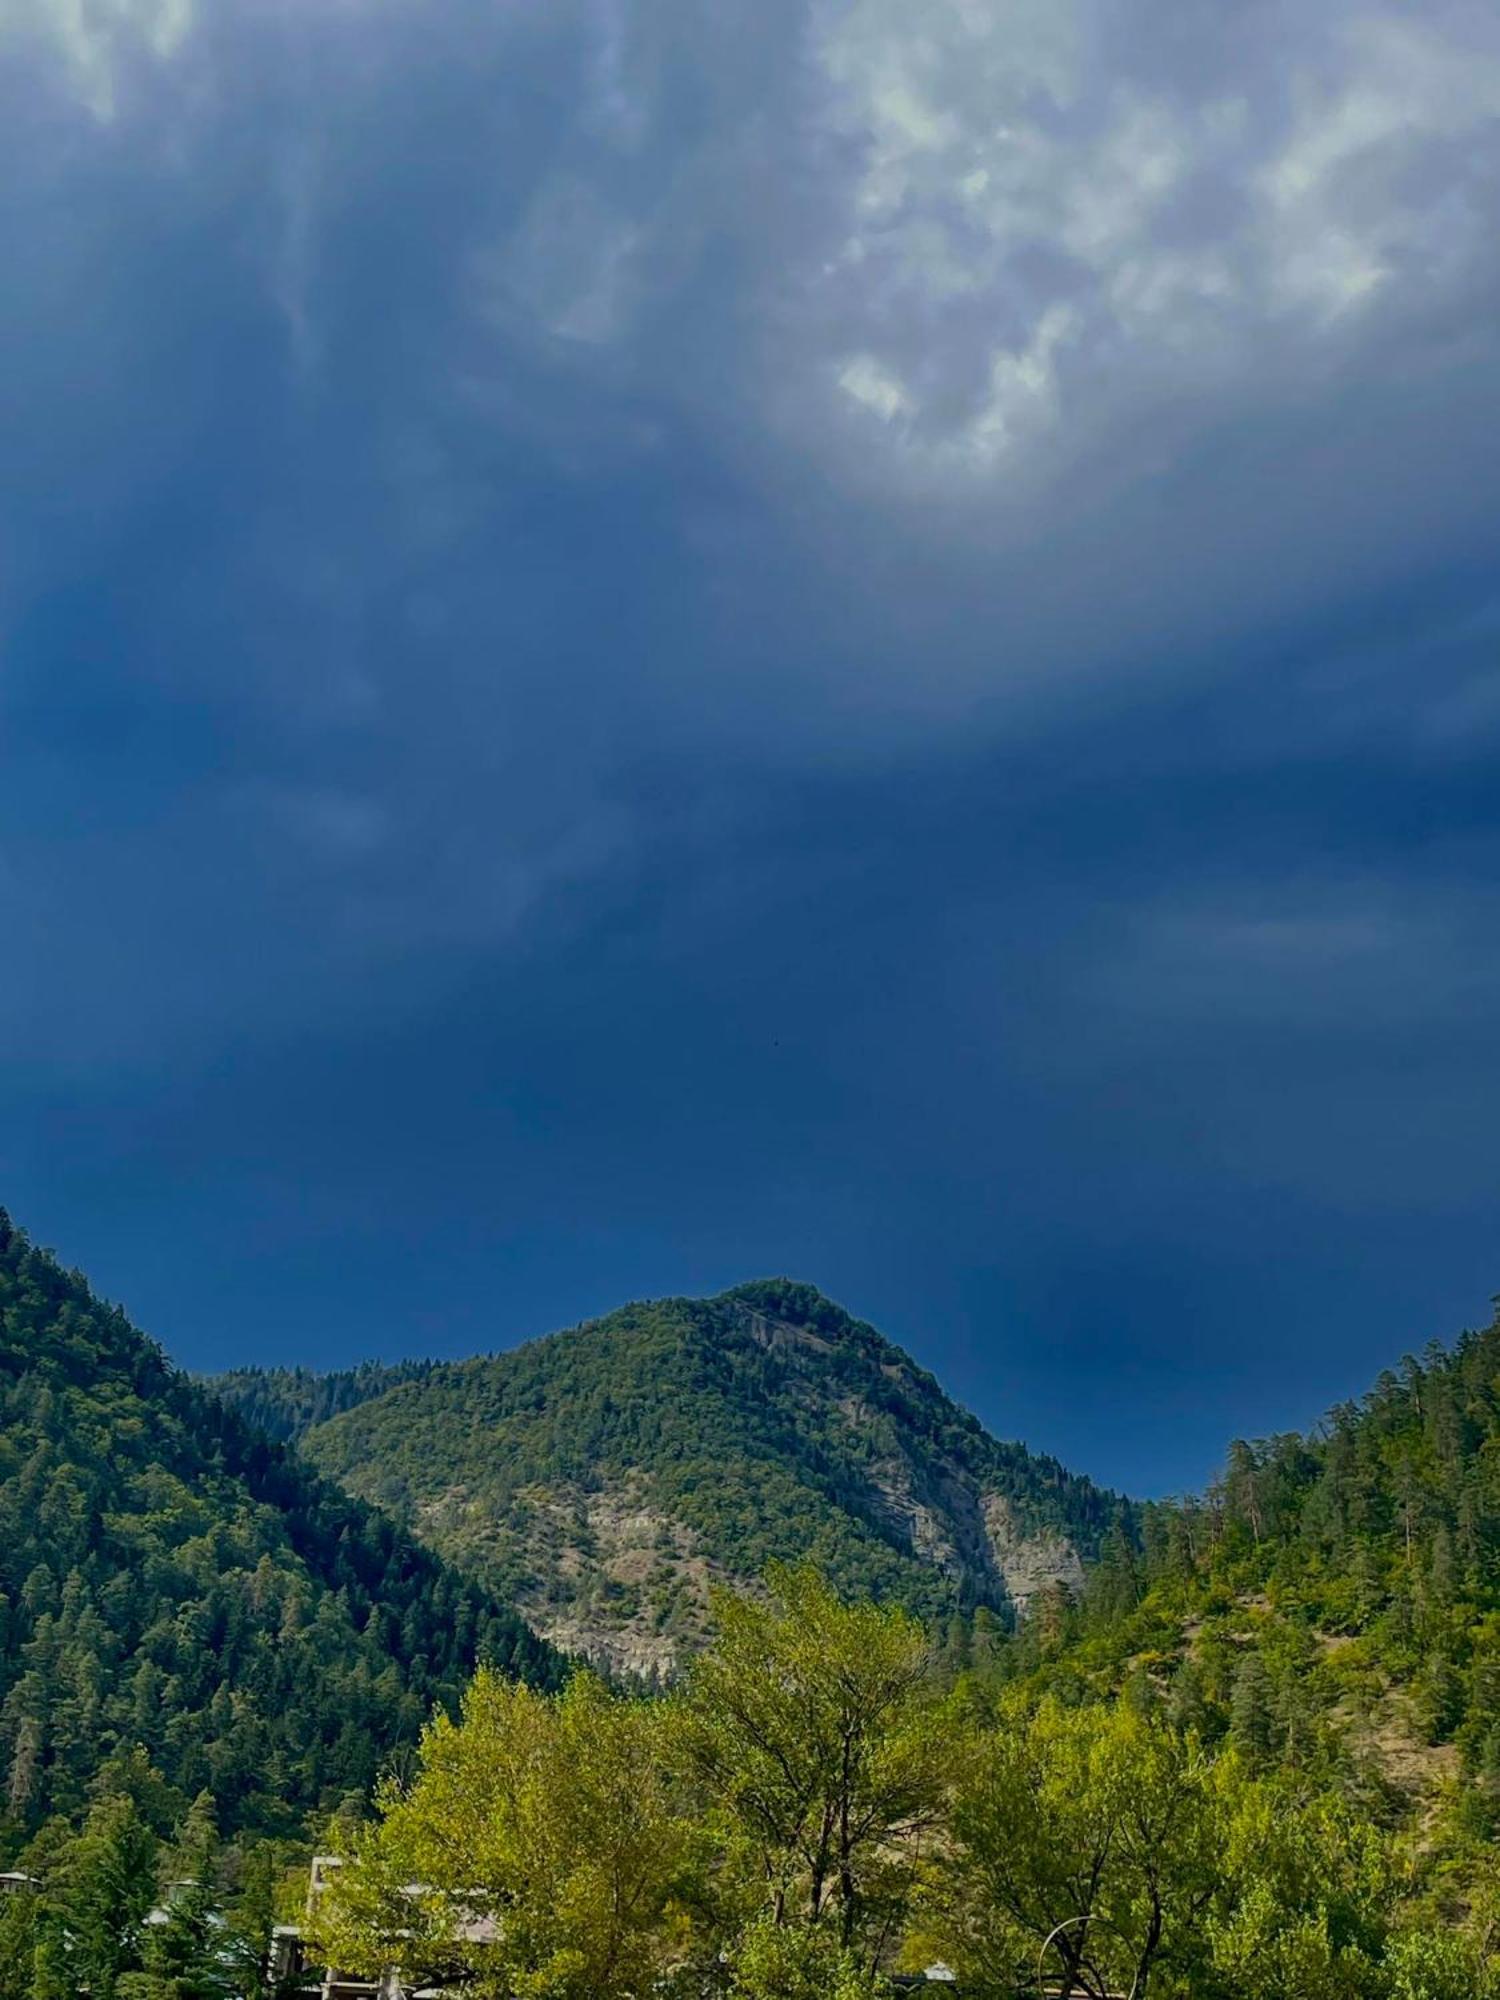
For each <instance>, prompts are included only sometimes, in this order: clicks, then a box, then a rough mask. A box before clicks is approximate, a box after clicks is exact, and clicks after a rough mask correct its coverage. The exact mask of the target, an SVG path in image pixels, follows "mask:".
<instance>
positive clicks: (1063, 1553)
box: [984, 1493, 1083, 1617]
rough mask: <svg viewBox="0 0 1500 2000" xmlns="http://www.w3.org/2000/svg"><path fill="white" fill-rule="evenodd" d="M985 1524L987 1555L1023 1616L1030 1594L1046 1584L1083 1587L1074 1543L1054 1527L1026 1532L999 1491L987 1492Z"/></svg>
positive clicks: (1033, 1595)
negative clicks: (987, 1544) (988, 1546)
mask: <svg viewBox="0 0 1500 2000" xmlns="http://www.w3.org/2000/svg"><path fill="white" fill-rule="evenodd" d="M984 1528H985V1533H986V1535H987V1536H988V1537H989V1545H990V1559H991V1561H992V1562H993V1563H994V1565H995V1568H996V1569H997V1570H998V1571H999V1573H1000V1575H1001V1577H1002V1578H1003V1580H1004V1583H1005V1593H1006V1595H1007V1597H1009V1599H1010V1601H1011V1603H1012V1604H1013V1605H1014V1606H1015V1607H1016V1611H1017V1613H1018V1615H1020V1616H1023V1617H1024V1615H1025V1613H1026V1611H1027V1609H1028V1608H1029V1606H1030V1604H1031V1600H1032V1598H1033V1597H1035V1596H1036V1594H1037V1592H1038V1591H1039V1590H1044V1589H1045V1588H1046V1587H1047V1586H1048V1585H1049V1584H1054V1583H1060V1584H1062V1585H1063V1586H1064V1587H1065V1588H1066V1589H1067V1590H1069V1591H1070V1592H1076V1591H1079V1590H1081V1589H1082V1588H1083V1562H1082V1560H1081V1558H1080V1556H1079V1554H1078V1551H1077V1549H1076V1548H1075V1547H1074V1546H1073V1544H1072V1543H1071V1542H1070V1541H1068V1540H1067V1538H1066V1537H1065V1536H1063V1535H1060V1534H1059V1533H1058V1532H1057V1531H1056V1530H1055V1529H1043V1530H1042V1531H1041V1532H1040V1533H1032V1534H1028V1533H1027V1532H1026V1531H1025V1530H1024V1529H1022V1528H1021V1527H1019V1526H1018V1524H1017V1521H1016V1512H1015V1508H1014V1507H1013V1506H1012V1505H1011V1503H1010V1501H1009V1500H1007V1499H1005V1498H1004V1497H1003V1496H1002V1495H1001V1494H998V1493H991V1494H988V1495H987V1496H986V1498H985V1502H984Z"/></svg>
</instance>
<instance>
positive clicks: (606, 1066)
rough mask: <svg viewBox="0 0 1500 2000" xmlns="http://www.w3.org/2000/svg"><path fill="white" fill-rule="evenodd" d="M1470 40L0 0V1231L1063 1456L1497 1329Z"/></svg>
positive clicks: (137, 1292) (306, 1328) (658, 14)
mask: <svg viewBox="0 0 1500 2000" xmlns="http://www.w3.org/2000/svg"><path fill="white" fill-rule="evenodd" d="M1497 217H1500V13H1497V12H1496V10H1495V9H1494V8H1493V6H1490V5H1487V4H1482V0H1472V4H1471V0H1422V4H1421V5H1408V4H1380V0H1324V4H1321V5H1319V6H1317V7H1311V8H1310V7H1306V6H1303V5H1293V4H1290V0H1288V4H1271V0H1243V4H1239V5H1236V6H1233V7H1225V6H1224V5H1222V4H1220V3H1219V0H1155V4H1150V5H1148V4H1146V0H923V4H922V5H921V6H919V7H913V6H912V5H911V4H910V0H840V4H832V0H714V4H713V5H712V6H707V5H702V4H697V5H691V4H686V0H652V4H650V5H643V4H635V0H482V4H481V0H421V4H417V0H214V4H213V5H209V4H207V0H0V256H3V277H0V1199H3V1200H4V1201H5V1202H6V1204H7V1205H8V1206H9V1207H10V1209H11V1210H12V1212H13V1213H14V1215H15V1216H16V1218H17V1219H18V1220H19V1221H21V1222H22V1223H24V1224H25V1225H26V1226H27V1227H29V1228H30V1229H31V1231H32V1233H33V1234H34V1235H35V1236H36V1237H38V1238H39V1239H40V1240H42V1241H44V1242H46V1243H48V1244H51V1245H54V1246H55V1247H56V1248H57V1249H58V1251H59V1252H60V1254H61V1255H62V1256H63V1257H64V1258H65V1260H66V1261H68V1262H69V1263H72V1264H77V1265H79V1266H82V1267H83V1268H84V1269H86V1270H87V1271H88V1273H89V1274H90V1276H91V1278H92V1279H93V1280H94V1282H95V1283H96V1285H97V1286H98V1287H99V1289H100V1290H101V1291H103V1292H104V1293H105V1294H106V1295H107V1296H109V1297H111V1298H114V1299H117V1300H120V1301H121V1302H123V1303H124V1304H125V1305H126V1306H127V1307H128V1308H129V1310H130V1311H131V1313H132V1315H133V1316H134V1317H135V1318H136V1319H137V1320H138V1321H139V1322H140V1323H141V1324H143V1325H144V1326H145V1327H147V1328H148V1330H150V1331H151V1332H152V1333H153V1334H155V1335H156V1336H157V1337H158V1338H159V1339H161V1340H162V1341H163V1342H164V1344H165V1345H166V1346H167V1348H168V1349H169V1351H170V1352H171V1353H172V1354H173V1355H174V1356H176V1357H177V1358H178V1359H180V1360H181V1361H182V1362H183V1363H184V1364H186V1365H188V1366H191V1367H194V1368H198V1369H212V1368H216V1367H222V1366H228V1365H234V1364H239V1363H245V1362H251V1361H260V1362H265V1363H278V1362H301V1363H304V1364H307V1365H312V1366H336V1365H341V1364H344V1363H348V1362H351V1361H353V1360H355V1359H358V1358H362V1357H364V1356H370V1355H374V1356H383V1357H395V1356H398V1355H403V1354H412V1353H417V1354H436V1355H462V1354H468V1353H473V1352H477V1351H484V1350H490V1349H494V1348H498V1347H504V1346H508V1345H511V1344H512V1343H514V1342H515V1341H517V1340H520V1339H523V1338H527V1337H529V1336H532V1335H534V1334H538V1333H542V1332H545V1331H548V1330H550V1329H552V1328H555V1327H558V1326H562V1325H567V1324H570V1323H572V1322H575V1321H577V1320H578V1319H581V1318H583V1317H585V1316H588V1315H591V1314H594V1313H597V1312H601V1311H604V1310H607V1309H609V1308H610V1307H612V1306H614V1305H616V1304H619V1303H621V1302H623V1301H624V1300H626V1299H628V1298H632V1297H641V1296H659V1295H663V1294H668V1293H676V1292H700V1291H707V1290H716V1289H718V1288H720V1287H722V1286H724V1285H727V1284H730V1283H734V1282H737V1281H740V1280H742V1279H745V1278H748V1277H751V1276H754V1275H762V1274H769V1273H790V1274H792V1275H795V1276H798V1277H803V1278H806V1279H809V1280H811V1281H813V1282H815V1283H817V1284H819V1285H820V1286H821V1287H822V1288H823V1289H824V1290H825V1291H827V1292H829V1293H830V1294H832V1295H833V1296H834V1297H836V1298H838V1299H839V1300H840V1301H841V1302H843V1303H845V1304H846V1305H848V1306H849V1307H850V1308H851V1309H853V1310H855V1311H857V1312H859V1313H860V1314H862V1315H863V1316H865V1317H867V1318H869V1319H872V1320H873V1321H875V1322H876V1324H878V1325H879V1326H880V1327H881V1328H882V1330H883V1331H885V1332H887V1333H888V1334H889V1335H890V1336H891V1337H893V1338H894V1339H896V1340H898V1341H900V1342H901V1343H902V1344H903V1345H905V1346H907V1347H908V1348H910V1350H911V1351H912V1352H913V1353H914V1354H915V1355H916V1356H917V1357H918V1358H919V1359H920V1360H921V1361H922V1362H923V1363H925V1364H926V1365H927V1366H928V1367H930V1368H931V1369H933V1370H934V1372H936V1374H937V1375H938V1376H939V1378H940V1379H941V1380H942V1381H943V1382H944V1383H945V1385H946V1386H947V1387H948V1388H949V1389H950V1390H951V1391H952V1392H953V1393H954V1394H956V1395H957V1396H959V1397H960V1398H961V1399H962V1400H963V1401H965V1402H966V1403H968V1404H969V1405H970V1406H971V1407H972V1408H973V1409H975V1410H976V1411H977V1412H978V1413H979V1415H980V1416H981V1417H983V1418H984V1419H985V1421H986V1422H987V1423H989V1424H990V1425H991V1426H992V1428H994V1429H995V1430H996V1431H997V1432H999V1433H1000V1434H1002V1435H1004V1436H1008V1437H1020V1438H1023V1439H1025V1440H1026V1441H1027V1442H1028V1443H1030V1444H1032V1445H1033V1446H1036V1447H1038V1448H1043V1449H1047V1450H1050V1451H1053V1452H1056V1453H1057V1454H1058V1455H1060V1456H1061V1457H1063V1458H1064V1459H1065V1460H1066V1461H1068V1462H1069V1463H1070V1464H1072V1465H1074V1466H1075V1467H1077V1468H1078V1469H1079V1470H1083V1471H1087V1472H1090V1473H1092V1474H1093V1475H1094V1476H1096V1477H1098V1478H1100V1479H1102V1480H1105V1481H1107V1482H1109V1483H1112V1484H1114V1485H1116V1486H1119V1487H1122V1488H1125V1489H1127V1490H1129V1491H1132V1492H1135V1493H1138V1494H1152V1493H1164V1492H1172V1491H1179V1490H1182V1489H1184V1488H1187V1487H1192V1486H1197V1485H1199V1484H1201V1483H1202V1482H1203V1481H1205V1480H1206V1479H1208V1478H1209V1477H1211V1476H1212V1474H1213V1472H1214V1470H1215V1468H1216V1466H1217V1465H1218V1464H1219V1462H1220V1460H1221V1457H1222V1453H1223V1449H1224V1446H1225V1444H1226V1442H1227V1440H1228V1439H1229V1438H1230V1437H1231V1436H1233V1435H1260V1434H1265V1433H1268V1432H1272V1431H1276V1430H1283V1429H1288V1428H1292V1427H1302V1426H1304V1425H1306V1424H1308V1423H1310V1422H1312V1421H1313V1420H1315V1419H1316V1417H1317V1415H1318V1414H1319V1412H1320V1411H1321V1410H1322V1409H1324V1408H1325V1407H1326V1406H1327V1405H1329V1404H1330V1403H1332V1402H1334V1401H1336V1400H1338V1399H1339V1398H1342V1397H1345V1396H1353V1395H1357V1394H1359V1393H1360V1392H1362V1391H1363V1390H1364V1389H1365V1388H1366V1387H1367V1386H1368V1385H1369V1383H1370V1382H1371V1380H1372V1379H1373V1377H1374V1375H1375V1373H1376V1372H1377V1371H1378V1370H1379V1369H1380V1368H1381V1367H1382V1366H1384V1365H1386V1364H1387V1363H1389V1362H1393V1361H1394V1360H1395V1359H1396V1358H1397V1357H1398V1356H1399V1355H1400V1354H1401V1353H1402V1352H1404V1351H1406V1350H1409V1349H1410V1350H1419V1349H1420V1348H1421V1347H1422V1346H1423V1345H1425V1343H1426V1342H1427V1341H1428V1340H1430V1339H1431V1338H1433V1337H1441V1338H1446V1337H1450V1336H1452V1335H1454V1334H1455V1333H1457V1332H1458V1331H1459V1330H1460V1329H1461V1328H1462V1327H1464V1326H1465V1325H1475V1324H1482V1323H1483V1322H1484V1321H1486V1320H1487V1319H1488V1316H1489V1311H1490V1307H1489V1300H1490V1296H1491V1294H1492V1293H1493V1292H1495V1291H1497V1290H1500V1245H1497V1242H1496V1228H1495V1223H1496V1214H1497V1201H1496V1198H1497V1193H1500V1118H1497V1116H1496V1111H1497V1106H1500V866H1497V864H1500V562H1497V558H1500V448H1497V446H1500V437H1497V430H1500V425H1497V418H1500V226H1497Z"/></svg>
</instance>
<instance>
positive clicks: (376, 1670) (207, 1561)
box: [0, 1211, 559, 1850]
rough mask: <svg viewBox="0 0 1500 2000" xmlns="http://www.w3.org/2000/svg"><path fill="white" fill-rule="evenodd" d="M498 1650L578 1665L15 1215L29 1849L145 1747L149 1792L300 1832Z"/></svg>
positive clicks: (353, 1789) (11, 1507)
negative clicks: (311, 1461)
mask: <svg viewBox="0 0 1500 2000" xmlns="http://www.w3.org/2000/svg"><path fill="white" fill-rule="evenodd" d="M481 1658H485V1659H490V1660H493V1661H494V1662H495V1663H496V1664H498V1665H500V1666H502V1667H504V1668H506V1669H509V1670H513V1671H519V1672H522V1673H526V1674H530V1675H535V1676H539V1677H541V1678H542V1679H544V1680H547V1679H550V1678H552V1677H554V1676H555V1675H556V1673H557V1671H558V1664H559V1663H558V1661H557V1658H556V1656H555V1655H554V1654H553V1653H552V1652H551V1651H550V1649H549V1648H547V1647H546V1646H544V1645H543V1644H542V1643H541V1642H540V1641H539V1640H537V1639H536V1638H535V1636H534V1635H533V1634H532V1633H531V1632H530V1631H529V1630H528V1629H527V1628H526V1627H525V1626H524V1625H523V1624H522V1622H521V1621H520V1620H519V1619H518V1618H517V1617H516V1616H515V1614H514V1613H513V1612H511V1611H508V1610H506V1609H505V1608H503V1607H502V1606H501V1605H500V1604H498V1603H497V1602H496V1601H495V1599H494V1598H492V1597H491V1596H490V1595H489V1594H488V1593H487V1592H486V1591H484V1590H483V1589H482V1588H480V1587H479V1586H477V1585H475V1584H473V1583H470V1582H468V1581H466V1580H464V1579H462V1578H460V1577H457V1576H455V1575H454V1574H453V1572H452V1571H450V1570H448V1569H446V1568H445V1567H444V1566H443V1564H442V1563H441V1562H440V1561H439V1560H438V1559H437V1558H436V1557H435V1556H433V1555H432V1554H430V1553H429V1552H427V1551H426V1550H423V1549H421V1548H419V1547H417V1546H415V1545H414V1544H413V1543H412V1542H411V1540H410V1539H409V1538H408V1537H407V1536H406V1535H404V1534H403V1533H402V1531H401V1530H400V1529H399V1528H398V1527H397V1526H396V1525H395V1524H394V1523H392V1522H391V1521H389V1520H388V1519H386V1518H384V1517H383V1516H381V1515H380V1514H378V1513H376V1512H374V1511H373V1510H372V1509H371V1508H369V1507H368V1506H366V1505H364V1504H363V1503H362V1502H360V1501H358V1500H354V1499H351V1498H350V1497H349V1496H348V1495H347V1494H344V1493H341V1492H339V1491H338V1490H337V1489H335V1488H333V1487H332V1486H330V1485H328V1484H327V1483H325V1482H324V1481H323V1480H321V1479H320V1478H318V1476H317V1475H316V1474H315V1473H314V1472H313V1471H312V1470H311V1469H310V1468H309V1467H308V1466H306V1465H305V1464H302V1463H300V1462H299V1461H297V1460H296V1459H294V1458H292V1457H289V1456H288V1454H287V1453H286V1451H285V1450H284V1449H282V1448H281V1447H280V1446H278V1445H275V1444H272V1443H270V1442H269V1441H268V1440H266V1439H265V1438H263V1437H260V1436H258V1435H257V1434H255V1433H254V1432H252V1431H251V1430H249V1429H248V1428H247V1427H246V1426H245V1424H244V1423H243V1422H242V1421H241V1419H240V1418H239V1417H238V1416H236V1415H235V1414H234V1413H233V1412H231V1411H229V1410H228V1409H226V1408H225V1407H224V1406H223V1405H222V1404H221V1403H219V1402H217V1401H216V1400H215V1399H214V1398H213V1397H212V1396H210V1395H209V1394H208V1393H207V1392H206V1391H205V1390H203V1389H202V1388H200V1387H198V1386H196V1385H195V1384H193V1383H192V1382H190V1381H188V1380H187V1378H186V1377H184V1376H183V1375H181V1374H180V1373H178V1372H177V1371H176V1370H174V1369H172V1368H171V1367H169V1366H168V1364H167V1363H166V1361H165V1360H164V1359H163V1357H162V1355H161V1352H160V1350H159V1349H158V1348H156V1347H155V1346H154V1345H153V1344H152V1342H150V1341H149V1340H147V1339H146V1338H145V1337H144V1336H143V1335H142V1334H140V1333H138V1332H137V1331H136V1329H135V1328H134V1327H133V1326H131V1324H130V1323H129V1321H128V1320H127V1319H126V1318H125V1316H124V1314H123V1313H121V1312H119V1311H118V1310H116V1309H114V1308H112V1307H109V1306H106V1305H104V1304H102V1303H101V1302H100V1301H99V1300H97V1299H96V1298H95V1297H94V1296H93V1294H92V1293H91V1292H90V1291H89V1288H88V1286H87V1285H86V1284H85V1282H84V1280H83V1279H82V1278H81V1277H79V1276H77V1275H76V1274H71V1273H68V1272H66V1271H64V1270H62V1269H61V1268H60V1266H59V1265H58V1264H57V1263H56V1262H55V1261H54V1260H53V1259H52V1258H51V1257H50V1256H49V1255H47V1254H46V1253H45V1252H43V1251H40V1250H37V1249H34V1248H33V1247H32V1246H31V1245H30V1244H29V1243H28V1241H27V1239H26V1238H25V1236H24V1235H23V1234H22V1233H21V1232H20V1231H19V1230H16V1229H14V1228H13V1227H12V1226H11V1224H10V1222H9V1220H8V1218H6V1217H5V1216H4V1213H3V1211H0V1788H3V1791H0V1810H3V1812H4V1815H5V1817H4V1819H3V1821H0V1838H5V1837H6V1829H8V1844H9V1846H10V1847H11V1849H12V1850H13V1849H14V1847H15V1846H16V1844H17V1843H18V1842H19V1841H20V1840H21V1839H23V1838H24V1837H25V1836H26V1835H27V1834H28V1833H29V1832H30V1831H31V1830H33V1829H34V1828H35V1827H36V1826H38V1825H39V1824H40V1822H41V1821H42V1820H43V1819H44V1818H45V1817H46V1815H47V1814H48V1813H51V1812H63V1813H66V1814H69V1815H76V1814H78V1813H79V1812H80V1811H82V1810H83V1809H84V1808H85V1807H86V1805H87V1802H88V1796H89V1791H90V1786H91V1782H92V1781H93V1780H95V1778H96V1776H97V1774H98V1773H99V1772H100V1770H101V1767H102V1766H105V1765H106V1764H111V1763H113V1765H114V1767H115V1768H116V1770H117V1772H118V1771H120V1770H125V1769H126V1768H127V1767H129V1766H130V1762H131V1752H132V1750H133V1749H134V1748H135V1747H136V1746H139V1747H140V1750H141V1752H142V1753H143V1754H142V1755H141V1756H140V1757H139V1759H138V1761H137V1765H136V1767H135V1768H136V1780H137V1782H138V1784H145V1783H147V1777H148V1774H149V1781H150V1782H151V1783H154V1784H155V1785H156V1786H157V1787H158V1788H160V1789H162V1790H164V1791H165V1793H166V1794H167V1796H168V1798H169V1800H171V1801H172V1802H173V1804H172V1807H171V1808H170V1809H172V1810H177V1811H180V1810H181V1809H182V1808H183V1807H184V1806H185V1804H186V1802H187V1800H188V1799H190V1798H192V1797H193V1796H194V1795H195V1794H196V1793H198V1792H199V1791H201V1790H204V1789H208V1790H210V1791H211V1792H212V1793H213V1796H214V1798H215V1800H216V1802H217V1805H218V1809H219V1812H220V1816H221V1820H222V1822H223V1824H224V1826H225V1827H226V1829H230V1830H232V1829H233V1828H235V1827H237V1826H242V1825H246V1824H260V1825H263V1826H267V1827H272V1828H284V1829H288V1830H290V1829H292V1828H295V1827H297V1826H299V1825H300V1823H301V1818H302V1816H303V1815H304V1814H305V1813H306V1812H307V1811H308V1810H309V1809H313V1808H325V1809H326V1808H329V1807H331V1806H333V1805H336V1804H337V1803H338V1802H339V1801H340V1800H342V1799H343V1798H345V1797H346V1796H348V1795H350V1794H357V1795H361V1796H362V1795H363V1794H365V1793H366V1791H367V1790H368V1788H369V1785H370V1783H371V1781H372V1780H373V1778H374V1777H375V1775H376V1773H377V1772H378V1770H379V1769H380V1768H381V1766H382V1765H383V1764H384V1763H385V1761H386V1760H387V1758H388V1757H389V1756H390V1754H391V1752H392V1751H393V1750H394V1749H395V1747H396V1746H398V1745H400V1744H403V1743H409V1742H411V1741H413V1740H414V1739H415V1737H416V1735H417V1733H418V1731H419V1730H420V1728H421V1726H422V1724H423V1722H424V1721H425V1719H426V1718H427V1716H428V1714H429V1713H430V1711H431V1709H432V1707H433V1705H434V1703H439V1702H441V1703H452V1702H453V1701H454V1700H455V1699H456V1697H457V1694H458V1691H459V1689H460V1687H461V1686H462V1684H463V1682H464V1681H465V1680H466V1679H467V1677H468V1675H469V1674H470V1672H471V1671H472V1669H473V1667H474V1664H475V1662H476V1661H477V1660H479V1659H481ZM121 1760H123V1763H122V1762H121ZM152 1767H154V1770H153V1768H152ZM121 1782H122V1783H123V1782H124V1781H123V1780H122V1781H121ZM124 1788H125V1789H126V1790H127V1791H131V1789H132V1787H131V1786H130V1785H129V1784H125V1786H124Z"/></svg>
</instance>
